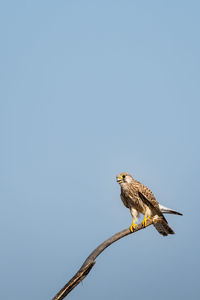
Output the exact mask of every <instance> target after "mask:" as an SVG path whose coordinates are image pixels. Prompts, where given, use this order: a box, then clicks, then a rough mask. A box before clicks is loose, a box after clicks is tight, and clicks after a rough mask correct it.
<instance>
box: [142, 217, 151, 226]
mask: <svg viewBox="0 0 200 300" xmlns="http://www.w3.org/2000/svg"><path fill="white" fill-rule="evenodd" d="M149 218H150V216H149V217H146V215H145V216H144V220H143V221H142V224H143V225H144V227H146V226H147V220H148V219H149Z"/></svg>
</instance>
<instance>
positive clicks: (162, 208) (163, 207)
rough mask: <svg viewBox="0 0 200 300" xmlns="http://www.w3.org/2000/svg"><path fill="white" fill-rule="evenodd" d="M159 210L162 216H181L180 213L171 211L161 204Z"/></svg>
mask: <svg viewBox="0 0 200 300" xmlns="http://www.w3.org/2000/svg"><path fill="white" fill-rule="evenodd" d="M159 209H160V211H161V212H162V213H163V214H172V215H179V216H182V215H183V214H181V213H180V212H178V211H176V210H173V209H171V208H168V207H165V206H163V205H161V204H159Z"/></svg>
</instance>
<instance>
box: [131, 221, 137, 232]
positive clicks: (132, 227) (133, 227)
mask: <svg viewBox="0 0 200 300" xmlns="http://www.w3.org/2000/svg"><path fill="white" fill-rule="evenodd" d="M136 227H137V224H135V220H134V219H133V223H132V224H131V226H130V231H131V232H133V231H134V229H135V228H136Z"/></svg>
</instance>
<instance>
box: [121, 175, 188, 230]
mask: <svg viewBox="0 0 200 300" xmlns="http://www.w3.org/2000/svg"><path fill="white" fill-rule="evenodd" d="M117 182H118V183H119V184H120V186H121V195H120V196H121V199H122V201H123V203H124V205H125V206H126V207H127V208H129V209H130V212H131V215H132V217H133V222H132V224H131V226H130V230H131V231H134V228H135V227H136V226H137V224H136V223H135V222H136V221H137V219H138V218H139V214H140V213H142V214H143V215H144V219H143V224H144V226H146V221H147V220H148V219H149V218H150V217H158V220H159V221H158V222H156V223H155V224H154V226H155V228H156V230H157V231H158V232H159V233H160V234H162V235H163V236H167V235H168V234H174V233H175V232H174V231H173V230H172V229H171V228H170V227H169V225H168V223H167V220H166V219H165V217H164V215H163V213H169V214H175V215H180V216H182V214H181V213H179V212H177V211H175V210H172V209H170V208H167V207H164V206H162V205H160V204H159V203H158V202H157V200H156V198H155V196H154V195H153V193H152V192H151V190H150V189H149V188H147V187H146V186H145V185H143V184H142V183H140V182H139V181H137V180H135V179H133V177H132V176H131V175H130V174H128V173H125V172H123V173H120V174H119V175H117Z"/></svg>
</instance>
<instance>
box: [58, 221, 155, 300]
mask: <svg viewBox="0 0 200 300" xmlns="http://www.w3.org/2000/svg"><path fill="white" fill-rule="evenodd" d="M156 222H157V221H156ZM153 223H155V220H153V219H152V218H150V219H149V220H147V222H146V227H147V226H150V225H152V224H153ZM144 228H145V227H144V225H143V223H140V224H138V225H137V227H136V228H135V229H134V231H133V232H131V231H130V229H129V228H127V229H124V230H122V231H120V232H118V233H116V234H114V235H113V236H111V237H110V238H109V239H107V240H106V241H104V242H103V243H102V244H100V245H99V246H98V247H97V248H96V249H95V250H94V251H92V253H91V254H90V255H89V256H88V257H87V258H86V260H85V261H84V263H83V265H82V266H81V268H80V269H79V270H78V272H77V273H76V274H75V275H74V276H73V277H72V279H70V281H68V283H67V284H66V285H65V286H64V287H63V288H62V289H61V290H60V291H59V292H58V293H57V295H56V296H55V297H54V298H53V299H52V300H62V299H64V298H65V297H66V296H67V294H69V293H70V292H71V291H72V290H73V289H74V288H75V287H76V286H77V285H78V284H79V283H80V282H81V281H82V280H83V279H84V278H85V277H86V276H87V275H88V273H89V272H90V270H91V269H92V268H93V266H94V264H95V259H96V258H97V256H99V254H101V252H103V251H104V250H105V249H106V248H107V247H109V246H110V245H111V244H113V243H114V242H116V241H117V240H119V239H121V238H123V237H125V236H127V235H129V234H132V233H135V232H137V231H139V230H141V229H144Z"/></svg>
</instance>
